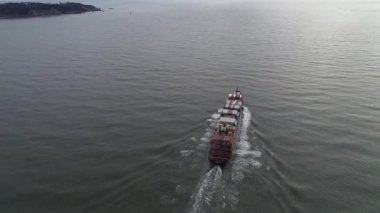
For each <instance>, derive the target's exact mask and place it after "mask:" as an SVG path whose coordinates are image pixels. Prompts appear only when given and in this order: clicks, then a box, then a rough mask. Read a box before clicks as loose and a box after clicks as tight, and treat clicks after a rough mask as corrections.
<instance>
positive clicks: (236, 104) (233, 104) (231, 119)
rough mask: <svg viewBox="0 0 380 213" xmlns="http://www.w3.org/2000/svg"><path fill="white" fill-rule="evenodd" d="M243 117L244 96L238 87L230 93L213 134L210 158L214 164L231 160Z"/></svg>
mask: <svg viewBox="0 0 380 213" xmlns="http://www.w3.org/2000/svg"><path fill="white" fill-rule="evenodd" d="M242 117H243V96H242V93H241V92H240V91H239V90H238V89H236V91H235V92H234V93H232V94H229V95H228V98H227V102H226V104H225V105H224V107H223V109H222V110H221V112H220V119H219V121H218V123H217V125H216V126H215V129H214V132H213V135H212V139H211V142H210V150H209V153H208V159H209V161H210V162H212V163H213V164H217V165H221V164H225V163H226V162H227V161H228V160H230V158H231V156H232V153H233V150H234V148H235V143H236V141H237V140H238V135H239V131H240V126H241V120H242Z"/></svg>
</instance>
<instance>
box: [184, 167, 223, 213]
mask: <svg viewBox="0 0 380 213" xmlns="http://www.w3.org/2000/svg"><path fill="white" fill-rule="evenodd" d="M222 174H223V173H222V169H221V168H220V167H219V166H214V167H213V168H212V169H211V170H210V171H208V172H207V173H206V174H205V175H204V176H203V177H202V179H201V182H200V184H199V186H198V187H197V190H196V191H195V193H194V194H193V195H192V196H191V205H190V211H189V212H190V213H203V212H219V211H218V210H217V209H218V207H220V203H221V199H220V198H221V195H223V194H224V193H223V189H222V185H223V184H222V182H223V180H222ZM222 197H224V196H222Z"/></svg>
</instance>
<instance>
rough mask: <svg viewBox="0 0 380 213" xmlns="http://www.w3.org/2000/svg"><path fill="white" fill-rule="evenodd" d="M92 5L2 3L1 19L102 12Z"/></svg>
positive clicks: (0, 6) (71, 3)
mask: <svg viewBox="0 0 380 213" xmlns="http://www.w3.org/2000/svg"><path fill="white" fill-rule="evenodd" d="M100 10H101V9H100V8H97V7H95V6H92V5H85V4H80V3H73V2H66V3H58V4H47V3H37V2H21V3H2V4H0V17H1V18H24V17H37V16H53V15H54V16H55V15H63V14H79V13H86V12H93V11H100Z"/></svg>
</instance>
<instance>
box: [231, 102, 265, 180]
mask: <svg viewBox="0 0 380 213" xmlns="http://www.w3.org/2000/svg"><path fill="white" fill-rule="evenodd" d="M251 117H252V115H251V112H250V111H249V109H248V108H247V107H244V110H243V120H242V124H241V128H240V129H241V130H240V138H239V140H238V141H237V143H236V151H235V157H234V160H233V162H232V172H231V175H232V180H233V181H234V182H235V183H240V182H241V181H242V180H243V179H244V171H246V170H249V169H250V168H251V167H253V168H258V167H261V163H260V162H259V161H257V159H256V158H258V157H260V156H261V152H260V151H258V150H252V149H251V144H250V143H249V141H248V139H249V138H248V131H249V126H250V124H251Z"/></svg>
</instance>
